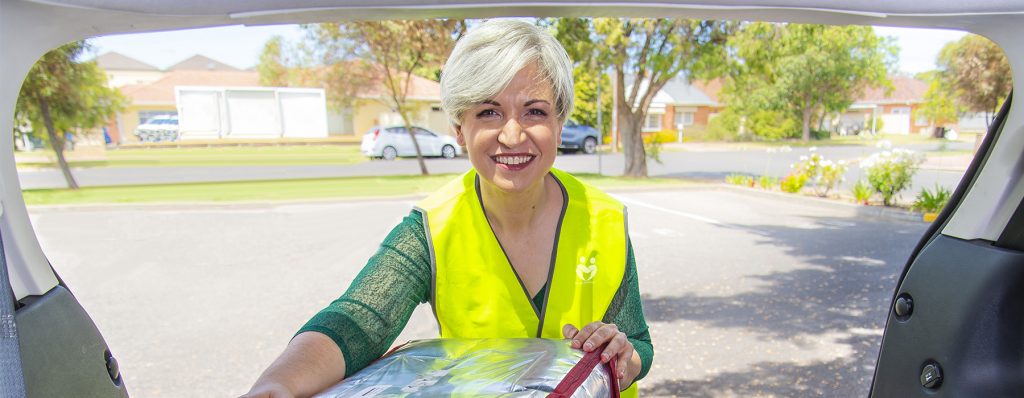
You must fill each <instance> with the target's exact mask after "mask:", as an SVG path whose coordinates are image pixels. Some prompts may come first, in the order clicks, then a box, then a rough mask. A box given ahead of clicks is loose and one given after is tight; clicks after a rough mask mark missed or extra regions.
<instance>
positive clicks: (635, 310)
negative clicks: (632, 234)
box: [602, 241, 654, 381]
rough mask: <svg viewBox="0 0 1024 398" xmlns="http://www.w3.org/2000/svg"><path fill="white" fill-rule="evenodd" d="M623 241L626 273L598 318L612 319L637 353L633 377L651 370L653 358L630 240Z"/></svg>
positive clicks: (652, 348) (610, 321)
mask: <svg viewBox="0 0 1024 398" xmlns="http://www.w3.org/2000/svg"><path fill="white" fill-rule="evenodd" d="M627 243H628V244H629V250H628V251H627V252H626V276H625V277H624V278H623V280H622V284H621V285H619V290H618V291H617V292H615V296H614V297H613V298H612V303H611V305H609V306H608V311H607V312H605V314H604V319H603V320H602V322H604V323H614V324H615V326H617V327H618V328H619V331H621V332H622V333H625V334H626V337H627V338H628V339H629V342H630V343H632V344H633V349H634V350H636V353H637V354H638V355H640V365H641V366H640V374H638V375H637V376H636V380H640V379H642V378H644V376H646V375H647V372H648V371H649V370H651V363H652V362H653V361H654V345H653V344H651V334H650V332H649V331H648V329H647V321H646V320H645V319H644V308H643V305H642V303H641V301H640V284H639V282H638V281H637V279H638V278H637V273H636V259H635V258H634V257H633V244H632V242H628V241H627ZM636 380H634V381H636Z"/></svg>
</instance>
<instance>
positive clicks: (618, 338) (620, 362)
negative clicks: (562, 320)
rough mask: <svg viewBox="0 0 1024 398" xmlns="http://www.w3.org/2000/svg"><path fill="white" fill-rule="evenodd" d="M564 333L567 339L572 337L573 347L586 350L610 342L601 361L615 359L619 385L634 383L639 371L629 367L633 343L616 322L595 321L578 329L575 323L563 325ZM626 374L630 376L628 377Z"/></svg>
mask: <svg viewBox="0 0 1024 398" xmlns="http://www.w3.org/2000/svg"><path fill="white" fill-rule="evenodd" d="M562 334H563V335H564V336H565V338H567V339H572V348H581V349H583V351H585V352H591V351H594V350H596V349H598V348H600V347H601V345H602V344H605V343H608V345H607V346H606V347H605V348H604V351H602V352H601V362H602V363H608V362H609V361H612V360H614V361H615V369H617V370H618V372H619V374H618V375H616V376H617V377H618V378H619V385H620V386H622V387H623V388H625V387H626V386H628V385H630V384H632V380H633V378H634V377H636V373H637V371H635V370H632V369H629V364H630V362H632V361H631V360H632V358H633V343H630V342H629V339H627V338H626V334H625V333H622V332H620V331H619V327H618V326H615V324H609V323H604V322H593V323H590V324H588V325H587V326H584V327H583V329H579V330H577V329H576V327H575V326H573V325H565V326H563V327H562ZM626 376H629V378H627V377H626ZM627 382H628V383H627Z"/></svg>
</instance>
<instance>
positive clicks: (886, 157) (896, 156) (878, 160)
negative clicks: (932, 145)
mask: <svg viewBox="0 0 1024 398" xmlns="http://www.w3.org/2000/svg"><path fill="white" fill-rule="evenodd" d="M922 161H923V159H922V158H921V157H920V156H919V155H918V154H916V153H914V152H913V151H907V150H903V149H893V150H891V151H885V152H878V153H875V154H872V155H871V156H869V157H868V158H867V159H865V160H863V161H861V163H860V167H861V168H863V169H864V170H865V172H866V174H867V177H868V183H869V184H871V188H872V189H874V190H875V192H878V193H879V194H881V195H882V203H883V204H885V205H886V206H892V203H893V198H895V197H896V195H898V194H899V193H900V192H902V191H903V190H905V189H907V188H910V183H911V179H912V178H913V177H914V173H915V172H917V165H919V164H921V162H922Z"/></svg>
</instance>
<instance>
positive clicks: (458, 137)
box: [454, 125, 466, 147]
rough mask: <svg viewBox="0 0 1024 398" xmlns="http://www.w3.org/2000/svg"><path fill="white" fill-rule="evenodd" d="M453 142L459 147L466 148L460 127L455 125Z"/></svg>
mask: <svg viewBox="0 0 1024 398" xmlns="http://www.w3.org/2000/svg"><path fill="white" fill-rule="evenodd" d="M454 127H455V142H456V143H458V144H459V146H463V147H464V146H466V137H465V136H463V135H462V126H459V125H455V126H454Z"/></svg>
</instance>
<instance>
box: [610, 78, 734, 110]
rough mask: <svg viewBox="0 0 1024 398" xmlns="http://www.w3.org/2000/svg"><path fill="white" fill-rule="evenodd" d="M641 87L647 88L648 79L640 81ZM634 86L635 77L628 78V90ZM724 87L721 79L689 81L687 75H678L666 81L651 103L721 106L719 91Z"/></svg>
mask: <svg viewBox="0 0 1024 398" xmlns="http://www.w3.org/2000/svg"><path fill="white" fill-rule="evenodd" d="M640 84H641V89H644V88H646V86H647V81H643V82H641V83H640ZM632 88H633V79H631V78H626V91H627V92H629V90H631V89H632ZM721 89H722V83H721V81H719V80H717V79H716V80H712V81H709V82H688V81H686V78H685V77H677V78H674V79H672V80H669V82H668V83H665V86H664V87H662V88H661V91H659V92H658V93H657V94H655V95H654V98H653V99H652V100H651V105H654V106H663V105H668V104H671V105H683V106H721V105H722V104H721V103H719V102H718V92H719V91H720V90H721Z"/></svg>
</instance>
